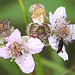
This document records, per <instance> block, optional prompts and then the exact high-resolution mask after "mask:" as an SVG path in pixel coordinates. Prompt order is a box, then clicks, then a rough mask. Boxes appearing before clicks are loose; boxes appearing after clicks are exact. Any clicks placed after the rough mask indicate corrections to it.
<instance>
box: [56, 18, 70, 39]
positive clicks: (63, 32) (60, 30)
mask: <svg viewBox="0 0 75 75" xmlns="http://www.w3.org/2000/svg"><path fill="white" fill-rule="evenodd" d="M68 24H69V22H67V21H66V20H64V19H62V18H61V19H60V20H59V19H58V20H57V21H56V28H55V35H56V37H57V39H59V38H61V37H62V38H66V37H67V36H68V35H69V33H70V29H69V27H67V25H68Z"/></svg>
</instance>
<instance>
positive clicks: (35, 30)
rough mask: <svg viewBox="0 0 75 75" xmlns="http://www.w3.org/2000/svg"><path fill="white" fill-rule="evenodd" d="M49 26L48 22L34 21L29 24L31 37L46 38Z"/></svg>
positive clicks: (42, 39) (48, 33)
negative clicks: (39, 22) (38, 22)
mask: <svg viewBox="0 0 75 75" xmlns="http://www.w3.org/2000/svg"><path fill="white" fill-rule="evenodd" d="M50 33H51V31H50V28H49V26H48V24H46V23H42V24H41V25H39V24H37V23H34V24H33V25H32V26H31V35H30V36H31V37H34V38H39V39H40V40H41V41H44V40H47V39H48V37H49V36H50Z"/></svg>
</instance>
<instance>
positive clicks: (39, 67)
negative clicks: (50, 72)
mask: <svg viewBox="0 0 75 75" xmlns="http://www.w3.org/2000/svg"><path fill="white" fill-rule="evenodd" d="M34 60H35V64H36V66H35V72H36V75H44V74H43V67H42V64H41V59H40V55H39V54H35V55H34Z"/></svg>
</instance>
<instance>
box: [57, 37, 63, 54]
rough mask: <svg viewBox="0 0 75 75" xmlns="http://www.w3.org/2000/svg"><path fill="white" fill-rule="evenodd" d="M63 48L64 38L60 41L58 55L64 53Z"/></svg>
mask: <svg viewBox="0 0 75 75" xmlns="http://www.w3.org/2000/svg"><path fill="white" fill-rule="evenodd" d="M62 47H63V38H62V37H61V39H59V45H58V50H57V53H59V52H63V51H62Z"/></svg>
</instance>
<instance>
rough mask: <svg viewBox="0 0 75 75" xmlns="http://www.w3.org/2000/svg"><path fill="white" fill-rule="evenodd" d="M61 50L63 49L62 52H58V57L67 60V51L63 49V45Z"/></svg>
mask: <svg viewBox="0 0 75 75" xmlns="http://www.w3.org/2000/svg"><path fill="white" fill-rule="evenodd" d="M62 51H63V52H60V53H58V55H59V56H60V57H62V58H63V59H64V61H66V60H68V54H67V52H66V51H65V46H63V48H62Z"/></svg>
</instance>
